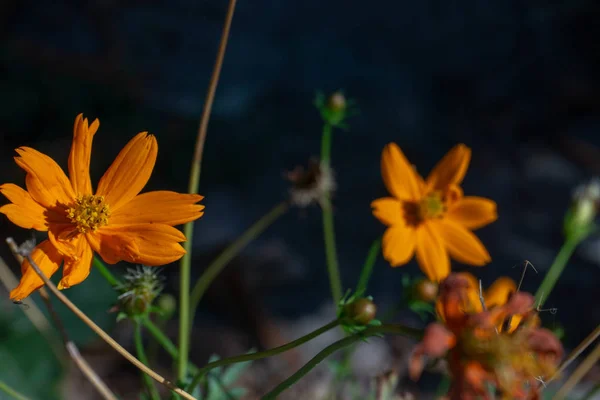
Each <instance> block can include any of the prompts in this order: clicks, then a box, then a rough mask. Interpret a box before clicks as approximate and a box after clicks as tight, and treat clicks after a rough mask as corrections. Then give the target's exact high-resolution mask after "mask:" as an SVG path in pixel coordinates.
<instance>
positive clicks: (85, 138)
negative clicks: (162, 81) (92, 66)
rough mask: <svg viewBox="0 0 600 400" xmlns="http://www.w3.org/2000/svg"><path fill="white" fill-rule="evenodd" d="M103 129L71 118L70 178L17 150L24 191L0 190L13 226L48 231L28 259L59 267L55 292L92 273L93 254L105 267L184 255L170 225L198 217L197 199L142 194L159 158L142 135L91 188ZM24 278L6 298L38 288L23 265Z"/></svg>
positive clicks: (44, 159) (32, 153) (49, 270)
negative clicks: (96, 148)
mask: <svg viewBox="0 0 600 400" xmlns="http://www.w3.org/2000/svg"><path fill="white" fill-rule="evenodd" d="M99 125H100V123H99V122H98V120H97V119H96V120H95V121H94V122H92V124H91V125H89V126H88V121H87V119H84V118H83V116H82V114H80V115H78V116H77V118H76V119H75V127H74V132H73V145H72V147H71V153H70V155H69V178H67V176H66V175H65V173H64V172H63V170H62V169H61V168H60V167H59V166H58V164H57V163H56V162H55V161H54V160H53V159H52V158H50V157H48V156H46V155H45V154H42V153H40V152H38V151H36V150H34V149H32V148H29V147H20V148H18V149H17V150H16V151H17V153H18V154H19V156H18V157H15V161H16V163H17V164H18V165H19V166H20V167H21V168H23V169H24V170H25V172H27V176H26V178H25V184H26V186H27V191H25V190H23V189H22V188H20V187H19V186H17V185H14V184H12V183H6V184H3V185H0V192H1V193H2V194H3V195H4V196H6V197H7V198H8V200H10V201H11V204H7V205H4V206H2V207H0V213H3V214H5V215H6V216H7V217H8V219H10V220H11V221H12V222H13V223H15V224H16V225H19V226H21V227H23V228H27V229H35V230H38V231H47V232H48V240H45V241H43V242H42V243H40V244H39V245H38V246H37V247H36V248H35V249H34V250H33V252H32V254H31V257H32V259H33V260H34V261H35V262H36V263H37V264H38V265H39V267H40V269H41V270H42V271H43V272H44V274H46V276H51V275H52V274H54V273H55V272H56V271H57V270H58V268H59V267H60V265H61V264H62V263H63V262H64V267H63V277H62V279H61V281H60V283H59V284H58V287H59V289H66V288H68V287H70V286H73V285H76V284H78V283H81V282H82V281H83V280H85V278H87V276H88V275H89V273H90V267H91V262H92V257H93V252H94V251H95V252H96V253H98V254H100V256H101V257H102V258H103V259H104V261H106V262H107V263H109V264H115V263H117V262H119V261H127V262H130V263H139V264H145V265H148V266H155V265H164V264H168V263H170V262H173V261H175V260H178V259H179V258H181V257H182V256H183V255H184V254H185V250H184V249H183V247H181V245H180V244H179V243H180V242H184V241H185V240H186V238H185V236H184V235H183V234H182V233H181V232H180V231H179V230H177V229H176V228H174V227H173V226H174V225H179V224H183V223H186V222H189V221H193V220H195V219H197V218H199V217H201V216H202V214H203V211H202V210H203V208H204V206H202V205H199V204H196V203H197V202H199V201H200V200H202V198H203V197H202V196H200V195H197V194H180V193H175V192H169V191H156V192H148V193H144V194H139V193H140V191H141V190H142V189H143V188H144V186H145V185H146V183H147V182H148V179H149V178H150V175H151V173H152V169H153V168H154V163H155V162H156V155H157V152H158V144H157V143H156V139H155V138H154V136H152V135H148V133H147V132H142V133H139V134H138V135H137V136H135V137H134V138H133V139H132V140H131V141H130V142H129V143H128V144H127V145H126V146H125V148H123V150H121V152H120V153H119V155H118V156H117V158H116V159H115V161H114V162H113V163H112V165H111V166H110V167H109V168H108V170H107V171H106V173H105V174H104V176H103V177H102V178H101V179H100V182H99V184H98V188H97V190H96V192H95V193H94V191H93V190H92V183H91V181H90V174H89V166H90V156H91V150H92V139H93V137H94V134H95V133H96V131H97V130H98V127H99ZM21 271H22V273H23V277H22V278H21V282H20V283H19V286H17V287H16V288H15V289H14V290H13V291H12V292H11V293H10V298H11V299H12V300H15V301H18V300H22V299H24V298H26V297H27V296H29V295H30V294H31V293H32V292H33V291H35V290H36V289H38V288H39V287H41V286H42V285H43V282H42V280H41V279H40V278H39V277H38V275H37V274H36V273H35V271H34V270H33V269H32V268H31V266H30V265H29V263H28V262H27V260H25V261H24V262H23V265H22V266H21Z"/></svg>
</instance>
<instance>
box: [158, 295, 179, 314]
mask: <svg viewBox="0 0 600 400" xmlns="http://www.w3.org/2000/svg"><path fill="white" fill-rule="evenodd" d="M156 306H157V307H158V309H159V310H160V311H161V317H162V319H164V320H167V319H170V318H171V317H172V316H173V314H175V310H177V300H176V299H175V297H173V295H171V294H163V295H161V296H160V297H159V298H158V300H156Z"/></svg>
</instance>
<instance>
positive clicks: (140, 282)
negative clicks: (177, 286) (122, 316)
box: [117, 266, 163, 316]
mask: <svg viewBox="0 0 600 400" xmlns="http://www.w3.org/2000/svg"><path fill="white" fill-rule="evenodd" d="M158 273H159V270H158V269H157V268H154V267H146V266H138V267H136V268H135V269H131V268H130V269H127V274H126V275H125V276H124V282H123V283H122V284H121V285H120V286H118V287H117V290H118V291H120V292H121V293H122V294H121V295H120V296H119V310H121V311H123V312H125V313H126V314H127V315H130V316H136V315H140V314H144V313H146V312H147V311H148V310H149V309H150V306H151V305H152V303H153V302H154V299H156V297H157V296H158V295H159V294H160V292H161V291H162V289H163V284H162V277H161V276H159V274H158Z"/></svg>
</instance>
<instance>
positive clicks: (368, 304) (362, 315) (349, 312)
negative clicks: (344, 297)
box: [344, 297, 377, 325]
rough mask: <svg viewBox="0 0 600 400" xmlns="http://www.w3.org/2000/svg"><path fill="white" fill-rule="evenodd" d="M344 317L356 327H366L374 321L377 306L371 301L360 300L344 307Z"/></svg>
mask: <svg viewBox="0 0 600 400" xmlns="http://www.w3.org/2000/svg"><path fill="white" fill-rule="evenodd" d="M344 311H345V315H346V316H347V317H348V318H350V319H351V320H352V321H353V322H354V323H356V324H357V325H368V324H369V322H371V321H373V320H374V319H375V315H376V314H377V306H376V305H375V303H373V301H371V300H369V299H366V298H364V297H363V298H361V299H358V300H356V301H353V302H352V303H350V304H347V305H346V306H345V310H344Z"/></svg>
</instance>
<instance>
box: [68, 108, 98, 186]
mask: <svg viewBox="0 0 600 400" xmlns="http://www.w3.org/2000/svg"><path fill="white" fill-rule="evenodd" d="M99 126H100V122H99V121H98V120H97V119H96V120H94V122H92V125H91V126H88V120H87V118H83V114H79V115H78V116H77V118H75V126H74V127H73V145H72V146H71V153H70V154H69V177H70V178H71V185H72V186H73V189H74V190H75V192H76V193H77V194H78V195H84V194H92V193H93V192H92V182H91V181H90V158H91V154H92V140H93V138H94V135H95V134H96V131H97V130H98V127H99Z"/></svg>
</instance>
